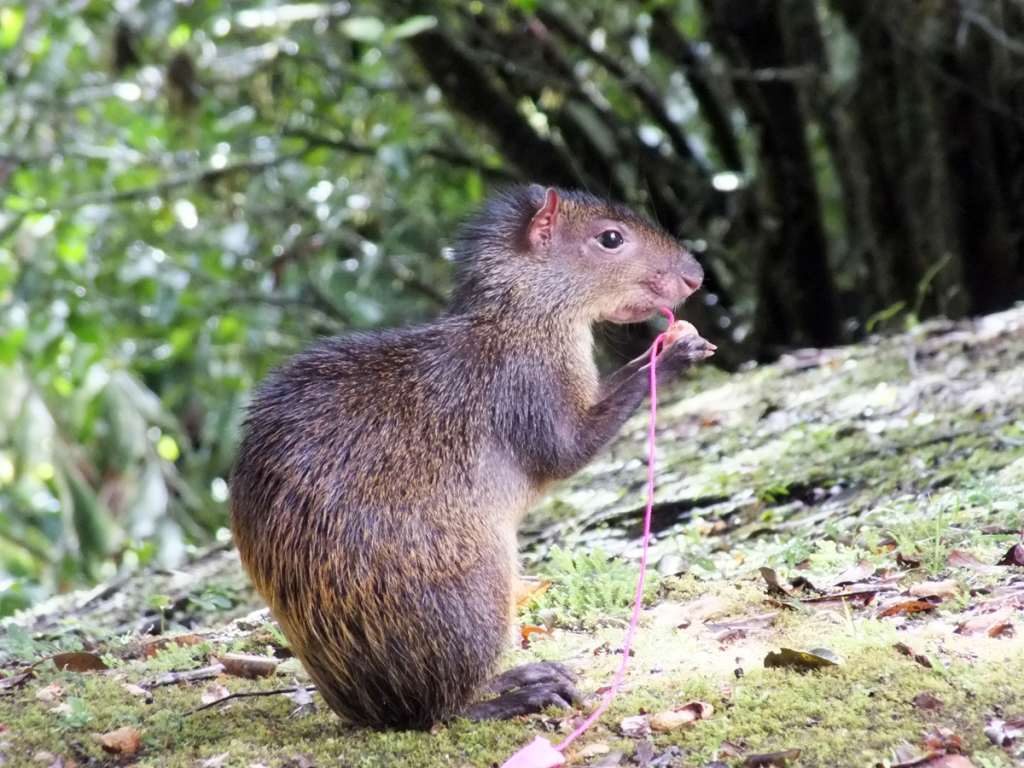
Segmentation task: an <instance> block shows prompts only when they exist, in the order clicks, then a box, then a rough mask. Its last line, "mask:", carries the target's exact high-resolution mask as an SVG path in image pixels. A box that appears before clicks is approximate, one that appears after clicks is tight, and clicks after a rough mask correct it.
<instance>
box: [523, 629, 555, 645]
mask: <svg viewBox="0 0 1024 768" xmlns="http://www.w3.org/2000/svg"><path fill="white" fill-rule="evenodd" d="M520 632H521V633H522V635H523V648H529V647H530V642H531V640H530V638H531V637H533V635H540V636H541V637H554V635H552V634H551V633H550V632H548V631H547V630H546V629H544V627H538V626H536V625H535V624H523V626H522V627H520Z"/></svg>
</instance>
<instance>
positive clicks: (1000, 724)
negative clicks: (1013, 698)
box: [984, 717, 1024, 749]
mask: <svg viewBox="0 0 1024 768" xmlns="http://www.w3.org/2000/svg"><path fill="white" fill-rule="evenodd" d="M984 734H985V735H986V736H987V737H988V740H989V741H991V742H992V743H993V744H995V745H996V746H997V747H1003V748H1004V749H1006V748H1009V747H1012V746H1013V742H1014V739H1017V738H1019V737H1021V736H1024V718H1021V719H1020V720H1017V721H1016V722H1014V721H1009V722H1007V721H1006V720H1000V719H999V718H998V717H993V718H992V719H991V720H989V721H988V725H986V726H985V729H984Z"/></svg>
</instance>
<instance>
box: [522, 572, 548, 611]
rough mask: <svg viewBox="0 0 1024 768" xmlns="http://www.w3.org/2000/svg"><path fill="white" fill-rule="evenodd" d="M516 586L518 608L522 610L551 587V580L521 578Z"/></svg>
mask: <svg viewBox="0 0 1024 768" xmlns="http://www.w3.org/2000/svg"><path fill="white" fill-rule="evenodd" d="M516 586H517V589H516V608H517V609H518V610H520V611H521V610H523V609H524V608H526V607H527V606H529V605H530V604H532V603H534V602H536V601H537V598H538V597H540V596H541V595H543V594H544V593H545V592H547V591H548V590H549V589H550V588H551V582H550V581H549V580H548V579H544V580H543V581H524V580H520V581H519V583H518V584H517V585H516Z"/></svg>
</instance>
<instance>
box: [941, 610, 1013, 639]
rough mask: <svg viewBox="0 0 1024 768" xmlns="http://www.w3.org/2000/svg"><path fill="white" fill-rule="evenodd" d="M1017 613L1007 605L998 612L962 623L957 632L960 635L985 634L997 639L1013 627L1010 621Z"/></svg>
mask: <svg viewBox="0 0 1024 768" xmlns="http://www.w3.org/2000/svg"><path fill="white" fill-rule="evenodd" d="M1015 613H1016V610H1015V609H1014V608H1013V607H1012V606H1009V605H1005V606H1003V607H1002V608H1000V609H999V610H997V611H992V612H991V613H984V614H982V615H980V616H976V617H974V618H973V619H968V620H967V621H962V622H960V624H959V625H958V626H957V628H956V630H955V631H956V633H957V634H958V635H980V634H982V633H984V634H986V635H988V636H989V637H996V636H997V635H999V634H1002V633H1003V632H1004V631H1005V630H1006V629H1007V628H1008V627H1012V625H1011V624H1010V619H1011V618H1012V617H1013V615H1014V614H1015Z"/></svg>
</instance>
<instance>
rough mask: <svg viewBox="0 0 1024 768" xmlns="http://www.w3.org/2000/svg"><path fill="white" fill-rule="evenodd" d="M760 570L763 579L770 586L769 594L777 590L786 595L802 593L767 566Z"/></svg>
mask: <svg viewBox="0 0 1024 768" xmlns="http://www.w3.org/2000/svg"><path fill="white" fill-rule="evenodd" d="M759 570H760V571H761V578H763V579H764V580H765V582H767V584H768V588H769V589H768V591H769V592H771V591H772V590H775V591H776V592H781V593H782V594H784V595H795V594H796V593H797V592H799V591H800V590H799V589H796V588H795V587H793V586H792V585H791V584H790V583H789V582H787V581H784V580H783V579H782V577H780V576H779V574H777V573H776V572H775V570H774V569H772V568H768V567H767V566H761V568H760V569H759Z"/></svg>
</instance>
